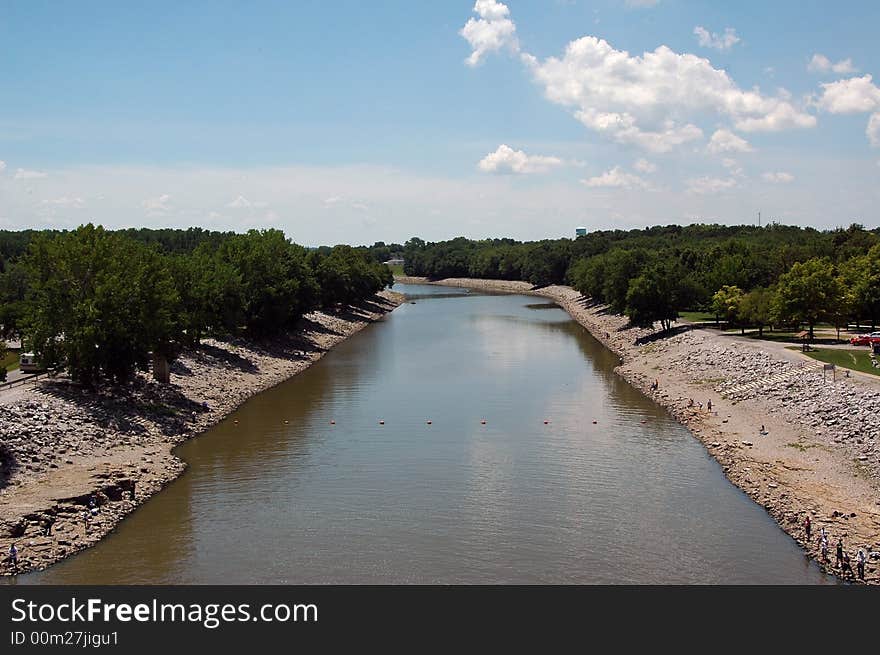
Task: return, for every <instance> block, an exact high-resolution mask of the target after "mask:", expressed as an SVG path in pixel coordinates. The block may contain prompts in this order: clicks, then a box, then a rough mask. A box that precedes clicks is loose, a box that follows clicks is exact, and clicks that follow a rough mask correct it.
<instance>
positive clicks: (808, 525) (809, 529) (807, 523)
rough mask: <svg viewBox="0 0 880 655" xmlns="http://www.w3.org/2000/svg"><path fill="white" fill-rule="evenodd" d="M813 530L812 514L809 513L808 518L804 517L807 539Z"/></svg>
mask: <svg viewBox="0 0 880 655" xmlns="http://www.w3.org/2000/svg"><path fill="white" fill-rule="evenodd" d="M812 531H813V523H812V522H811V521H810V515H809V514H807V518H806V519H804V532H806V533H807V541H809V540H810V534H811V533H812Z"/></svg>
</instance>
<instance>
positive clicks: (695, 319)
mask: <svg viewBox="0 0 880 655" xmlns="http://www.w3.org/2000/svg"><path fill="white" fill-rule="evenodd" d="M678 315H679V316H680V317H681V318H683V319H684V320H686V321H690V322H691V323H715V315H714V314H710V313H709V312H679V313H678Z"/></svg>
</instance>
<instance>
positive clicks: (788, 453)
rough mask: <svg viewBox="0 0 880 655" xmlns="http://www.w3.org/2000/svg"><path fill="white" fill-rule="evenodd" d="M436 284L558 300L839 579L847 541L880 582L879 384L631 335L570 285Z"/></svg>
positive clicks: (714, 338) (779, 351)
mask: <svg viewBox="0 0 880 655" xmlns="http://www.w3.org/2000/svg"><path fill="white" fill-rule="evenodd" d="M397 279H398V281H400V282H404V283H405V282H410V283H421V284H424V283H426V280H425V279H424V278H408V277H399V278H397ZM431 283H432V284H442V285H446V286H458V287H470V288H474V289H483V290H490V291H500V292H509V293H523V294H528V295H537V296H542V297H545V298H549V299H551V300H553V301H554V302H556V303H557V304H559V305H560V306H561V307H562V308H563V309H565V310H566V311H567V312H568V313H569V314H570V315H571V316H572V317H573V318H574V319H575V320H577V321H578V322H579V323H580V324H581V325H583V326H584V327H585V328H586V329H587V330H588V331H589V332H590V333H591V334H592V335H593V336H594V337H595V338H596V339H598V340H599V341H601V342H602V343H603V344H604V345H605V346H606V347H608V348H609V349H611V350H612V351H613V352H615V353H616V354H617V355H618V356H620V357H621V364H620V365H619V366H618V367H617V369H616V371H617V372H618V373H619V374H620V375H621V376H622V377H624V378H625V379H626V380H627V381H628V382H630V383H631V384H633V385H634V386H635V387H637V388H638V389H640V390H641V391H642V392H644V393H645V394H646V395H648V396H650V397H651V398H653V399H654V400H655V401H656V402H657V403H659V404H660V405H661V406H663V407H665V408H666V409H667V410H668V411H669V412H670V413H671V414H672V415H673V416H674V417H675V418H677V419H678V420H679V421H680V422H681V423H683V424H684V425H685V426H687V427H688V428H689V429H690V430H691V432H692V433H693V434H694V436H695V437H696V438H697V439H699V440H700V441H701V442H702V443H703V444H704V446H705V447H706V449H707V450H708V452H709V453H711V455H712V456H713V457H714V458H715V459H716V460H718V462H719V463H720V464H721V466H722V467H723V469H724V472H725V475H727V477H728V478H729V479H730V480H731V482H733V483H734V484H736V485H737V486H738V487H740V488H741V489H742V490H743V491H745V492H746V493H748V494H749V496H751V497H752V498H753V499H754V500H755V502H757V503H759V504H760V505H761V506H762V507H764V508H765V509H766V510H767V512H768V513H769V514H770V515H771V516H772V517H773V518H774V519H775V520H776V521H777V523H779V525H780V526H781V527H782V528H783V529H784V530H785V531H786V532H787V533H788V534H789V535H791V536H792V537H793V538H794V539H795V540H796V541H797V542H798V543H799V544H800V545H801V546H802V547H803V548H804V550H805V552H806V553H807V554H808V555H809V556H810V557H812V558H814V559H816V561H818V562H819V564H820V566H823V567H824V568H825V569H826V570H828V571H829V572H830V573H834V574H840V570H839V569H836V568H835V567H834V566H833V564H834V559H835V558H834V550H835V545H836V544H837V540H838V539H842V540H843V543H844V549H845V552H846V553H847V554H848V555H849V557H850V559H851V561H852V566H853V569H855V561H856V559H855V556H856V552H857V550H858V549H859V548H861V549H862V550H863V551H864V552H865V553H866V555H867V556H868V563H867V566H866V572H865V576H866V582H868V583H870V584H878V583H880V572H878V570H880V379H878V380H874V379H873V378H869V377H867V376H852V377H849V378H847V377H842V376H841V374H840V371H838V373H837V376H836V380H833V381H832V378H831V374H830V373H827V374H826V373H825V372H824V371H823V370H822V367H821V364H819V363H818V362H816V361H814V360H811V359H808V358H806V357H804V356H802V355H801V354H800V353H797V352H792V351H789V350H785V349H784V348H783V347H781V346H779V345H778V344H773V343H769V342H763V341H757V340H753V339H745V338H740V337H737V336H734V335H730V334H726V333H720V332H716V331H713V330H691V329H688V327H687V326H680V327H679V329H677V330H673V331H672V332H673V333H672V335H667V336H661V335H658V334H657V333H656V332H654V331H652V330H645V329H638V328H631V327H629V326H628V325H627V320H626V319H625V318H624V317H622V316H618V315H614V314H610V313H608V312H606V311H605V310H604V308H603V307H601V306H596V305H595V304H593V303H590V302H589V299H587V298H584V297H583V296H581V295H580V294H579V293H578V292H577V291H575V290H574V289H571V288H570V287H565V286H550V287H543V288H540V289H534V288H533V287H532V285H530V284H527V283H525V282H509V281H501V280H472V279H462V278H456V279H446V280H439V281H434V282H431ZM710 403H711V407H710ZM808 516H809V517H810V520H811V524H812V536H811V538H809V539H808V538H807V535H806V532H805V529H804V522H805V520H806V518H807V517H808ZM821 528H824V529H825V531H826V533H827V534H828V541H829V545H830V553H831V555H830V556H831V560H832V561H831V562H829V563H823V562H821V561H820V553H819V545H818V534H819V531H820V529H821Z"/></svg>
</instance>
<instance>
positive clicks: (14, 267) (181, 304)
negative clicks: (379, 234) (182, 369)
mask: <svg viewBox="0 0 880 655" xmlns="http://www.w3.org/2000/svg"><path fill="white" fill-rule="evenodd" d="M0 253H2V256H3V259H2V260H0V266H2V268H0V329H2V336H4V337H9V336H10V335H13V334H17V335H21V337H22V338H23V341H24V345H26V347H27V348H29V349H31V350H33V351H34V352H35V353H36V354H37V356H38V357H39V359H40V360H41V362H42V363H43V364H44V365H47V366H57V367H60V368H64V369H66V370H68V371H69V373H70V375H71V377H72V378H73V379H75V380H77V381H80V382H83V383H85V384H90V385H91V384H95V383H96V382H98V381H99V380H102V379H104V380H112V381H116V382H125V381H127V380H129V379H131V377H132V376H133V375H134V373H135V372H136V371H137V370H147V368H148V366H149V358H150V356H151V355H159V356H162V357H165V358H167V359H173V358H174V357H176V356H177V354H178V353H179V352H180V350H181V349H182V348H184V347H187V346H193V345H196V344H198V342H199V341H200V340H201V339H202V338H204V337H207V336H228V335H246V336H249V337H253V338H265V337H270V336H273V335H277V334H279V333H282V332H284V331H286V330H289V329H290V328H292V327H293V326H294V324H295V323H296V321H297V320H299V319H300V318H301V317H302V316H303V315H304V314H306V313H308V312H310V311H313V310H315V309H319V308H329V307H334V306H338V305H347V304H353V303H357V302H360V301H362V300H364V299H366V298H368V297H370V296H372V295H373V294H375V293H377V292H378V291H380V290H382V289H383V288H385V287H387V286H389V285H391V284H393V276H392V274H391V272H390V270H389V269H388V268H387V267H386V266H383V265H382V264H381V263H378V262H376V261H375V260H374V259H373V257H372V256H371V254H370V252H369V251H368V250H367V249H365V248H352V247H350V246H345V245H339V246H335V247H321V248H317V249H307V248H305V247H303V246H300V245H297V244H295V243H292V242H291V241H290V240H289V239H287V238H286V237H285V235H284V233H283V232H281V231H279V230H262V231H257V230H251V231H250V232H247V233H246V234H235V233H218V232H207V231H204V230H198V229H192V230H123V231H108V230H105V229H103V228H102V227H100V226H94V225H91V224H89V225H83V226H80V227H79V228H78V229H76V230H73V231H69V232H58V231H46V232H32V233H29V234H24V233H0Z"/></svg>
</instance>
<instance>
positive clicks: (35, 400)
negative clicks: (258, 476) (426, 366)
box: [0, 291, 403, 575]
mask: <svg viewBox="0 0 880 655" xmlns="http://www.w3.org/2000/svg"><path fill="white" fill-rule="evenodd" d="M402 301H403V296H402V295H401V294H398V293H395V292H393V291H383V292H381V293H380V294H378V296H377V297H375V298H374V299H373V300H372V301H370V302H367V303H364V304H362V305H360V306H358V307H349V308H346V309H344V310H340V311H337V312H333V313H325V312H313V313H311V314H308V315H306V316H305V317H304V318H303V319H302V321H301V323H300V327H299V329H298V330H297V331H295V332H294V333H292V334H290V335H288V336H286V337H284V338H279V339H276V340H273V341H271V342H264V343H259V344H255V343H250V342H247V341H244V340H238V339H237V340H232V341H216V340H210V339H206V340H204V341H203V342H202V344H201V345H200V346H199V347H198V348H197V349H194V350H190V351H187V352H184V353H183V354H182V355H181V357H180V358H179V359H178V360H177V361H175V362H174V364H173V365H172V369H171V371H172V376H171V379H172V383H171V384H170V385H161V384H158V383H156V382H154V381H153V380H152V379H150V377H149V376H147V375H139V376H138V377H137V379H136V380H135V382H134V383H132V385H131V386H130V387H129V388H127V389H126V390H125V391H124V392H120V390H119V389H118V388H113V389H109V388H108V389H104V390H101V389H99V390H97V391H86V390H84V389H82V388H81V387H79V386H78V385H74V384H72V383H71V382H70V381H69V380H67V379H65V378H58V379H56V380H46V379H42V380H40V381H39V382H37V383H35V384H34V383H25V384H24V385H22V386H19V387H16V388H12V389H8V390H4V391H0V574H5V575H9V574H11V573H13V570H12V566H11V562H10V561H9V560H8V558H7V554H8V552H9V547H10V545H11V544H12V543H13V542H14V543H15V544H16V547H17V548H18V551H19V565H18V572H26V571H29V570H34V569H42V568H45V567H47V566H49V565H50V564H52V563H54V562H56V561H58V560H60V559H63V558H64V557H67V556H69V555H72V554H73V553H76V552H77V551H80V550H82V549H84V548H87V547H88V546H91V545H92V544H94V543H95V542H97V541H98V540H99V539H101V537H103V536H105V535H106V534H108V533H109V532H110V531H111V530H113V528H114V527H115V526H116V525H117V524H118V523H119V521H121V520H122V519H123V518H124V517H125V516H126V515H127V514H129V513H130V512H132V511H133V510H134V509H136V508H137V507H138V506H139V505H140V504H142V503H143V502H145V501H146V500H147V499H148V498H149V497H150V496H152V495H153V494H155V493H156V492H158V491H159V490H161V489H162V488H163V487H164V486H165V485H167V484H168V483H169V482H170V481H171V480H173V479H174V478H176V477H177V476H179V475H180V474H181V473H182V472H183V471H184V469H185V467H186V465H185V464H184V462H182V461H181V460H180V459H178V458H177V457H175V456H174V454H173V453H172V450H173V448H174V446H175V445H177V444H179V443H181V442H182V441H184V440H186V439H189V438H191V437H194V436H196V435H198V434H200V433H202V432H204V431H205V430H206V429H208V428H209V427H210V426H212V425H214V424H215V423H217V422H218V421H220V420H222V419H223V418H224V417H226V416H227V415H229V414H230V413H231V412H232V411H233V410H235V409H236V408H237V407H238V406H239V405H241V404H242V403H243V402H244V401H245V400H247V399H248V398H250V397H251V396H253V395H255V394H257V393H259V392H260V391H263V390H265V389H268V388H270V387H273V386H275V385H277V384H278V383H280V382H283V381H284V380H286V379H288V378H290V377H292V376H293V375H296V374H297V373H300V372H301V371H303V370H305V369H306V368H308V367H309V366H311V365H312V364H313V363H314V362H316V361H317V360H318V359H320V358H321V357H322V356H323V355H324V353H325V352H327V351H328V350H329V349H330V348H332V347H333V346H335V345H336V344H338V343H340V342H341V341H343V340H345V339H346V338H348V337H350V336H351V335H353V334H354V333H356V332H358V331H359V330H361V329H362V328H364V327H365V326H367V325H369V324H370V323H372V322H374V321H377V320H379V319H380V318H381V317H382V316H384V315H385V314H386V313H388V312H389V311H391V310H393V309H394V308H395V307H397V306H398V305H399V304H400V303H401V302H402ZM92 499H94V502H95V504H96V506H97V507H96V511H95V512H94V513H93V512H92V511H90V510H89V504H90V502H91V501H92ZM47 528H50V534H46V531H47Z"/></svg>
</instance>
